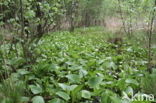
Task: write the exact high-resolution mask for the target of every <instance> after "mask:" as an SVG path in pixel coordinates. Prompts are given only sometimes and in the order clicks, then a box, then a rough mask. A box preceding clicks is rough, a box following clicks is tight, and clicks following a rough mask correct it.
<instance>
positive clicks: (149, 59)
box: [147, 0, 156, 73]
mask: <svg viewBox="0 0 156 103" xmlns="http://www.w3.org/2000/svg"><path fill="white" fill-rule="evenodd" d="M155 6H156V0H155V4H154V7H155ZM154 18H155V9H154V10H153V11H152V15H151V20H150V23H149V26H148V65H147V68H148V71H149V73H152V68H151V60H152V58H151V57H152V52H151V49H152V48H151V46H152V34H153V24H154Z"/></svg>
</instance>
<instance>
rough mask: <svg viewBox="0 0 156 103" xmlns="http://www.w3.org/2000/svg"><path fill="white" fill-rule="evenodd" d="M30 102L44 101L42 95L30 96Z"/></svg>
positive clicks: (38, 102)
mask: <svg viewBox="0 0 156 103" xmlns="http://www.w3.org/2000/svg"><path fill="white" fill-rule="evenodd" d="M32 103H45V101H44V99H43V97H42V96H35V97H33V98H32Z"/></svg>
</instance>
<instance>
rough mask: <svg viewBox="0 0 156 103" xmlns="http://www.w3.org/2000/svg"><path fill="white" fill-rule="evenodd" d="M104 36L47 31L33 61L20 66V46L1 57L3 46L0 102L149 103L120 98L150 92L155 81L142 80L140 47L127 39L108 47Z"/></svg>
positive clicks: (143, 54) (143, 64) (143, 61)
mask: <svg viewBox="0 0 156 103" xmlns="http://www.w3.org/2000/svg"><path fill="white" fill-rule="evenodd" d="M107 34H108V33H103V32H102V31H101V32H100V31H94V30H93V29H91V30H89V29H87V30H82V29H80V30H79V29H78V30H77V31H76V32H74V33H69V32H66V31H62V32H55V33H50V34H49V35H47V36H45V37H43V38H42V39H41V40H40V42H39V43H38V45H37V48H36V49H35V52H34V53H35V54H34V55H37V60H36V63H34V64H32V65H24V66H21V64H22V63H24V59H23V58H22V56H21V55H22V54H20V48H19V51H18V57H15V51H12V52H11V53H7V51H8V48H7V45H8V44H6V45H3V46H1V53H2V54H5V53H6V54H7V55H4V56H5V57H4V58H6V59H5V62H6V64H7V65H2V64H1V74H3V73H8V75H9V77H8V78H7V79H5V80H4V79H3V80H2V79H1V81H2V82H3V83H1V85H0V102H1V103H27V102H33V103H44V102H45V103H150V102H143V101H141V102H139V101H135V102H131V101H130V100H128V99H123V97H124V96H128V97H129V98H131V96H132V95H133V94H137V93H147V94H151V93H152V94H154V93H156V92H155V90H153V89H151V88H154V87H155V83H154V81H155V78H153V79H150V80H151V81H148V78H152V77H154V76H152V75H154V74H152V75H151V76H150V75H148V73H147V72H146V70H147V68H146V63H147V61H146V60H147V57H146V56H147V54H146V53H147V51H146V49H145V48H142V47H140V46H139V45H133V44H132V43H129V42H127V41H123V42H122V43H119V44H113V43H109V42H107V38H109V37H108V35H107ZM2 48H3V49H2ZM1 63H2V60H1ZM10 66H14V68H15V69H16V72H14V73H13V72H12V69H11V67H10ZM145 75H147V76H146V78H145V77H144V76H145ZM142 81H146V82H147V83H145V82H143V83H142ZM149 83H153V85H150V86H149ZM149 87H150V88H149ZM154 95H156V94H154Z"/></svg>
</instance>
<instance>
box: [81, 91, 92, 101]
mask: <svg viewBox="0 0 156 103" xmlns="http://www.w3.org/2000/svg"><path fill="white" fill-rule="evenodd" d="M81 96H82V97H83V98H87V99H90V98H91V92H89V91H87V90H82V91H81Z"/></svg>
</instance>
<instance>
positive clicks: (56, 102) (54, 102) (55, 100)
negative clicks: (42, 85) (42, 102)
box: [48, 98, 62, 103]
mask: <svg viewBox="0 0 156 103" xmlns="http://www.w3.org/2000/svg"><path fill="white" fill-rule="evenodd" d="M48 103H62V100H61V99H59V98H55V99H52V100H50V101H49V102H48Z"/></svg>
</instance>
